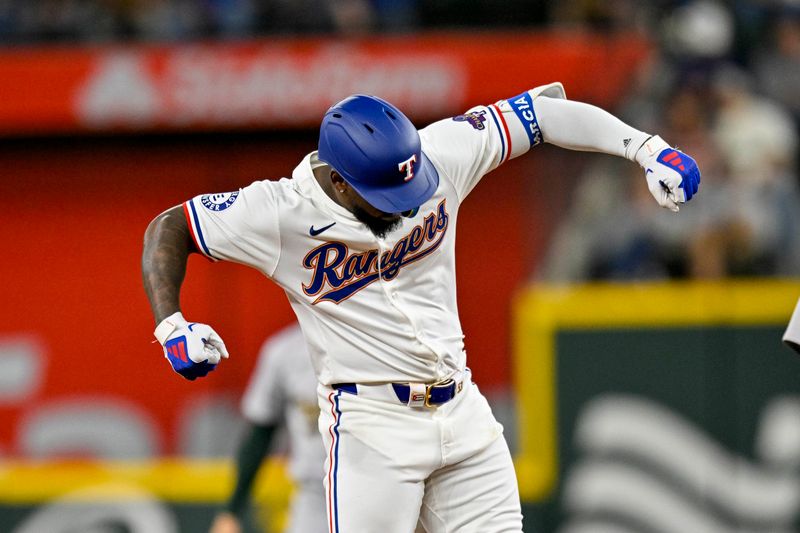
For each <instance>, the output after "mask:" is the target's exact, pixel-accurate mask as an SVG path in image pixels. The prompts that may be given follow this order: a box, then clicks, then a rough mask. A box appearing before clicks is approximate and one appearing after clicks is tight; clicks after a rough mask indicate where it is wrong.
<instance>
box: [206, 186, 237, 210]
mask: <svg viewBox="0 0 800 533" xmlns="http://www.w3.org/2000/svg"><path fill="white" fill-rule="evenodd" d="M238 196H239V191H235V192H220V193H217V194H204V195H203V196H202V197H201V198H200V202H201V203H202V204H203V207H205V208H206V209H208V210H209V211H223V210H225V209H228V208H229V207H230V206H232V205H233V202H235V201H236V198H238Z"/></svg>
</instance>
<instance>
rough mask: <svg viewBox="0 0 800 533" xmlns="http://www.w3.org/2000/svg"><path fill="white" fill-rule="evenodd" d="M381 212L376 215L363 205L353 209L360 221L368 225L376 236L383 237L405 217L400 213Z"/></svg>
mask: <svg viewBox="0 0 800 533" xmlns="http://www.w3.org/2000/svg"><path fill="white" fill-rule="evenodd" d="M379 213H380V214H379V215H378V216H375V215H372V214H370V213H368V212H367V211H366V210H365V209H363V208H361V207H357V206H356V207H355V208H354V209H353V214H354V215H355V217H356V218H357V219H358V220H359V221H361V222H362V223H363V224H364V225H366V226H367V227H368V228H369V230H370V231H371V232H372V233H373V234H374V235H375V236H376V237H380V238H383V237H386V235H388V234H389V233H391V232H392V231H393V230H395V229H397V227H398V226H400V224H401V222H402V221H403V217H402V216H400V215H399V214H393V213H384V212H379Z"/></svg>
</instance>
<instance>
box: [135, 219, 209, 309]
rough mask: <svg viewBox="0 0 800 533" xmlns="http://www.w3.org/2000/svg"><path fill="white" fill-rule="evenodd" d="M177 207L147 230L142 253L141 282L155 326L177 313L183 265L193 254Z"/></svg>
mask: <svg viewBox="0 0 800 533" xmlns="http://www.w3.org/2000/svg"><path fill="white" fill-rule="evenodd" d="M196 251H197V250H196V248H195V245H194V242H193V241H192V236H191V234H190V232H189V226H188V225H187V223H186V218H185V217H184V214H183V209H182V207H181V206H176V207H173V208H171V209H168V210H166V211H164V212H163V213H161V214H160V215H158V216H157V217H156V218H154V219H153V221H152V222H150V225H149V226H147V231H145V234H144V249H143V251H142V281H143V282H144V290H145V292H146V293H147V299H148V300H149V301H150V308H151V309H152V311H153V318H155V321H156V324H158V323H160V322H161V321H162V320H163V319H164V318H166V317H168V316H169V315H171V314H173V313H175V312H177V311H180V291H181V284H182V283H183V278H184V276H185V275H186V262H187V259H188V258H189V254H190V253H194V252H196Z"/></svg>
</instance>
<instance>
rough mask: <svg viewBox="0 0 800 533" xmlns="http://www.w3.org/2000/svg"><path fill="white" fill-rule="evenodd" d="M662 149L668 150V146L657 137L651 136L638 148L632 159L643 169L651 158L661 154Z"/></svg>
mask: <svg viewBox="0 0 800 533" xmlns="http://www.w3.org/2000/svg"><path fill="white" fill-rule="evenodd" d="M664 148H669V144H667V142H666V141H665V140H664V139H662V138H661V137H659V136H658V135H653V136H652V137H650V138H649V139H647V140H646V141H645V142H644V144H642V146H640V147H639V149H638V150H637V151H636V155H634V156H633V159H634V160H635V161H636V162H637V163H639V166H641V167H644V166H645V165H646V164H647V161H648V160H649V159H650V158H651V157H653V156H654V155H656V154H658V153H659V152H661V150H663V149H664Z"/></svg>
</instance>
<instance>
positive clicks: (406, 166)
mask: <svg viewBox="0 0 800 533" xmlns="http://www.w3.org/2000/svg"><path fill="white" fill-rule="evenodd" d="M416 162H417V154H411V157H409V158H408V159H406V160H405V161H401V162H399V163H397V170H399V171H400V172H405V173H406V177H405V178H403V181H411V179H412V178H413V177H414V163H416Z"/></svg>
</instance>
